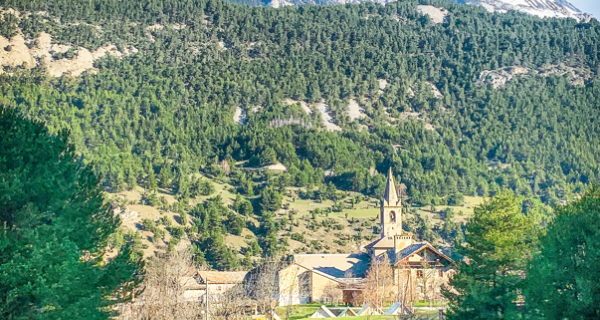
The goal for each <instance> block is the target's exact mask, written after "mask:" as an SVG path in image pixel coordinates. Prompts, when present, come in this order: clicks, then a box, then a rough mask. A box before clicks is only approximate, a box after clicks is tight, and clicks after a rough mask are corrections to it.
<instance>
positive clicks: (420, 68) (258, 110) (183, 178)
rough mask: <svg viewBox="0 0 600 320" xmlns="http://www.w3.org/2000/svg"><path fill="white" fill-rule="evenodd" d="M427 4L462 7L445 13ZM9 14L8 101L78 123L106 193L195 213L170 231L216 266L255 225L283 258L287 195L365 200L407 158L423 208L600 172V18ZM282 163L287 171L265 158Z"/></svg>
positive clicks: (1, 99)
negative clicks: (227, 194) (188, 238)
mask: <svg viewBox="0 0 600 320" xmlns="http://www.w3.org/2000/svg"><path fill="white" fill-rule="evenodd" d="M419 4H421V5H432V6H435V7H440V8H441V7H443V8H444V9H445V10H446V11H447V16H446V17H445V19H444V20H443V21H441V22H440V21H434V20H432V19H430V17H429V16H428V15H423V14H422V13H420V11H418V10H417V5H419ZM0 6H1V7H2V8H3V9H2V10H3V11H2V21H3V23H1V24H0V26H1V27H0V36H2V38H0V39H1V41H0V42H1V43H2V44H3V45H4V47H3V48H0V50H3V55H2V56H0V57H1V58H0V64H2V70H1V74H0V104H2V105H5V106H8V107H12V108H17V109H19V110H22V112H23V113H24V114H26V115H27V116H29V117H30V118H32V119H35V120H39V121H43V122H44V123H45V124H46V126H47V127H48V128H49V130H50V131H51V132H52V133H57V132H61V131H62V130H69V131H70V133H71V135H70V141H71V143H73V144H74V146H75V148H76V152H77V153H78V154H80V155H81V156H82V160H83V161H84V162H85V163H89V164H90V165H91V166H92V167H93V168H94V170H95V171H96V173H97V174H98V175H99V176H100V177H101V183H102V186H103V188H104V189H105V190H106V191H109V192H113V193H118V192H126V191H128V190H133V189H135V188H136V187H142V188H143V190H145V191H144V192H145V194H144V195H143V197H144V198H143V199H142V200H143V201H144V202H145V203H148V204H151V205H153V206H154V207H157V208H158V207H160V208H163V209H164V210H163V211H170V212H181V213H180V214H179V215H184V216H186V217H190V221H188V222H187V224H185V223H184V224H181V228H183V229H184V230H183V231H182V230H181V229H177V230H175V228H174V227H172V226H167V225H165V228H167V229H168V228H170V229H169V233H171V231H172V233H173V234H175V235H178V236H175V239H177V237H180V236H181V235H182V234H183V233H191V234H193V239H192V240H193V242H194V243H195V244H196V245H197V248H201V249H199V250H200V251H201V252H198V255H200V256H204V257H208V258H209V259H213V258H214V259H217V258H215V257H219V258H218V259H217V260H219V259H220V260H219V261H223V263H222V264H218V265H217V264H215V267H219V268H225V269H229V268H235V267H237V266H238V265H240V263H241V262H240V261H238V260H239V259H238V260H235V259H230V258H231V257H232V256H235V254H233V253H231V252H229V251H227V250H226V249H223V250H221V251H219V252H209V251H206V249H205V248H206V246H209V247H212V248H225V247H226V246H225V244H224V240H223V239H221V238H220V237H219V236H216V234H215V232H217V233H219V234H223V235H227V234H235V233H237V232H241V231H240V228H241V229H244V228H246V229H250V228H248V227H251V229H252V233H253V234H255V235H256V236H257V238H256V241H257V245H254V243H253V242H252V244H251V245H250V244H249V245H248V247H251V246H254V249H253V250H252V251H246V252H250V253H249V254H250V255H253V256H261V255H262V256H270V255H274V254H278V253H281V250H283V249H282V248H281V247H280V246H279V244H278V243H277V235H278V234H279V235H281V232H282V230H284V229H286V228H288V227H289V225H290V224H291V225H294V218H293V217H292V218H291V219H288V221H289V223H288V224H286V223H285V219H279V218H278V217H277V214H276V213H277V212H278V210H280V208H281V206H282V197H283V196H284V195H285V194H286V193H287V192H288V190H289V189H290V188H297V189H296V191H294V193H293V194H291V195H290V197H291V198H296V197H300V196H302V197H305V198H306V199H312V200H315V201H324V200H329V201H333V202H334V203H335V205H336V206H338V208H340V204H339V202H340V201H341V200H343V201H341V202H346V204H342V206H344V205H345V206H352V205H354V202H353V201H354V200H349V198H348V197H347V195H350V194H352V193H354V194H356V193H358V194H362V195H365V196H366V197H367V199H368V197H369V196H370V197H375V198H377V197H379V196H380V195H381V194H382V192H383V185H384V181H385V178H384V176H383V175H382V174H381V173H382V172H386V171H387V169H388V168H389V167H392V168H393V170H394V172H395V174H396V176H397V177H399V178H401V182H402V184H403V192H404V197H405V200H406V201H407V202H410V203H411V204H412V205H414V206H416V207H429V206H432V207H433V206H440V205H456V204H460V203H461V202H462V199H463V198H464V197H465V196H478V197H489V196H494V195H496V194H497V193H498V192H500V190H502V189H511V190H513V191H514V192H516V193H517V194H518V195H521V196H524V197H526V198H531V199H535V198H539V199H541V201H542V202H544V203H546V204H558V203H560V202H561V201H564V200H567V199H569V198H570V197H571V196H572V195H573V194H576V193H579V192H581V191H582V190H583V189H584V188H585V186H586V185H587V184H589V183H590V182H593V181H597V180H598V177H599V168H600V165H599V163H600V161H599V157H600V150H599V148H600V143H599V142H600V141H599V139H600V132H599V131H600V128H599V127H598V123H600V119H599V112H598V105H600V101H598V100H599V99H600V90H599V89H600V82H599V81H598V79H597V73H598V63H599V60H600V56H599V53H598V52H599V46H600V41H598V40H599V39H600V25H599V24H598V21H596V20H592V21H590V22H589V23H582V22H578V21H575V20H572V19H539V18H535V17H531V16H527V15H524V14H519V13H515V12H510V13H506V14H498V13H496V14H491V13H488V12H486V11H485V10H484V9H483V8H478V7H469V6H463V5H457V4H453V3H450V2H440V1H434V0H431V1H430V0H427V1H423V0H422V1H415V0H403V1H398V2H393V3H389V4H387V5H385V6H382V5H379V4H374V3H364V4H360V5H343V6H342V5H340V6H327V7H317V6H305V7H299V8H292V7H285V8H281V9H273V8H264V7H251V6H246V5H242V4H236V3H229V2H223V1H220V0H208V1H191V0H190V1H187V0H185V1H179V0H178V1H175V0H173V1H171V0H166V1H162V0H161V1H158V0H153V1H148V2H145V3H144V4H141V3H139V2H138V1H129V0H127V1H107V0H96V1H92V2H90V1H80V0H76V1H71V0H69V1H66V0H51V1H46V0H45V1H37V0H32V1H14V0H2V1H0ZM271 165H276V166H282V167H284V168H285V169H286V170H285V171H284V172H282V173H280V174H272V173H270V172H269V170H266V171H265V170H262V169H261V168H263V167H265V166H271ZM201 177H207V178H208V179H209V180H207V179H204V178H201ZM210 180H214V181H217V182H219V181H220V182H223V183H227V184H228V185H230V186H231V187H232V188H231V189H232V190H231V191H232V192H233V193H234V194H235V195H239V197H238V198H239V201H238V199H236V201H235V203H234V204H231V205H232V207H230V208H226V207H224V206H225V205H228V204H224V203H219V202H218V201H209V200H208V199H206V201H192V202H190V201H188V200H190V199H196V198H198V197H199V196H201V195H203V194H211V192H210V182H207V181H210ZM298 190H301V191H298ZM338 191H339V192H343V193H345V195H344V196H343V198H341V199H338V195H339V194H337V193H336V192H338ZM164 194H167V195H170V196H172V198H173V202H174V203H166V202H165V201H163V200H164V199H163V196H162V195H164ZM353 197H354V196H353ZM530 203H533V202H530ZM342 209H344V208H342ZM228 210H232V212H235V214H232V215H228V214H226V213H224V212H227V211H228ZM432 211H433V210H432ZM524 211H526V208H524ZM453 214H454V213H452V212H449V213H443V216H446V215H450V216H452V215H453ZM244 215H248V217H250V218H248V219H249V220H251V221H250V222H251V223H252V224H248V223H249V222H248V219H246V218H243V216H244ZM215 219H217V220H218V221H217V220H215ZM296 219H297V218H296ZM415 219H417V220H416V222H415V224H414V226H413V227H407V228H412V229H411V230H410V231H416V230H421V231H420V234H419V237H420V238H423V237H425V238H427V239H435V238H436V237H438V236H439V234H441V233H445V234H452V235H453V236H450V237H447V239H446V241H447V243H449V244H450V243H452V241H454V239H455V237H456V236H458V237H459V239H460V238H461V237H462V236H461V234H462V233H463V230H461V228H460V226H457V225H455V224H454V223H453V222H452V223H448V222H447V221H446V223H444V224H443V225H440V227H439V229H438V231H439V232H438V233H437V234H438V236H435V235H433V234H432V232H433V231H432V230H431V228H421V229H419V226H423V225H426V223H425V222H422V221H423V220H422V218H415ZM419 219H420V220H419ZM221 220H222V223H223V227H222V228H218V230H212V229H210V228H208V229H207V228H206V227H205V226H208V225H212V224H214V223H215V221H217V222H221ZM242 220H244V221H242ZM446 220H448V219H446ZM282 221H283V222H282ZM156 222H157V221H154V223H156ZM243 223H245V224H246V225H245V226H243ZM306 225H307V226H308V225H310V224H309V223H307V224H306ZM350 225H351V223H350ZM203 226H204V227H203ZM253 226H254V227H253ZM186 227H187V228H188V229H190V230H191V231H190V230H188V231H190V232H186V230H185V228H186ZM148 228H150V229H152V225H149V226H148ZM325 228H331V226H329V227H325ZM154 229H156V228H154ZM154 229H152V230H154ZM442 229H446V231H443V230H442ZM156 230H158V229H156ZM286 230H289V229H286ZM162 232H164V230H163V231H162ZM159 233H160V231H159ZM288 233H289V235H290V236H292V235H293V234H294V232H293V231H292V230H289V231H288ZM294 237H295V238H297V239H300V236H299V235H297V236H294ZM251 238H252V237H251ZM252 239H254V238H252ZM213 242H214V243H213ZM240 254H241V253H240ZM244 254H246V253H244ZM238 258H239V257H238ZM234 260H235V261H234ZM215 261H216V260H215Z"/></svg>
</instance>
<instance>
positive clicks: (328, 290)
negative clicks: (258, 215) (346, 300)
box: [277, 253, 369, 306]
mask: <svg viewBox="0 0 600 320" xmlns="http://www.w3.org/2000/svg"><path fill="white" fill-rule="evenodd" d="M368 268H369V256H368V255H367V254H366V253H350V254H297V255H293V256H292V261H291V263H290V264H289V265H288V266H286V267H285V268H283V269H281V270H279V272H278V274H277V277H278V279H277V283H278V286H279V288H278V290H279V291H278V302H279V305H280V306H288V305H294V304H304V303H309V302H323V303H340V302H342V300H343V299H342V298H343V296H344V290H343V288H342V287H344V286H351V284H352V283H354V282H357V281H360V279H362V278H364V276H365V272H366V271H367V269H368Z"/></svg>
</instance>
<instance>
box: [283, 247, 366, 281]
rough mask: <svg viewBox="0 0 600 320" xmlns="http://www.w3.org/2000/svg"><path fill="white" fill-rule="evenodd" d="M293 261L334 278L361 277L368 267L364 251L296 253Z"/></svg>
mask: <svg viewBox="0 0 600 320" xmlns="http://www.w3.org/2000/svg"><path fill="white" fill-rule="evenodd" d="M294 262H295V263H297V264H299V265H301V266H303V267H305V268H307V269H309V270H316V271H319V272H322V273H324V274H327V275H329V276H332V277H335V278H362V277H364V276H365V272H366V271H367V269H368V268H369V255H367V254H366V253H345V254H296V255H294Z"/></svg>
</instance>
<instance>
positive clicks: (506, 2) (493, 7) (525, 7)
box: [456, 0, 592, 21]
mask: <svg viewBox="0 0 600 320" xmlns="http://www.w3.org/2000/svg"><path fill="white" fill-rule="evenodd" d="M456 2H459V3H460V2H464V3H466V4H472V5H480V6H483V7H484V8H485V9H486V10H488V11H490V12H507V11H509V10H516V11H521V12H525V13H528V14H531V15H534V16H538V17H541V18H546V17H556V18H574V19H577V20H586V21H587V20H589V19H590V18H591V17H592V16H591V15H590V14H588V13H584V12H581V10H579V9H577V8H576V7H575V6H574V5H572V4H571V3H569V2H567V1H565V0H461V1H456Z"/></svg>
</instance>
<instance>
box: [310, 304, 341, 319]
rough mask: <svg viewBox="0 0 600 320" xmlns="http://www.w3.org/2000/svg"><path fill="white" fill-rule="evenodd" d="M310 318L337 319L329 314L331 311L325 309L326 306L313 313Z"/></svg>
mask: <svg viewBox="0 0 600 320" xmlns="http://www.w3.org/2000/svg"><path fill="white" fill-rule="evenodd" d="M310 317H311V318H337V317H336V316H335V314H333V313H332V312H331V310H329V309H327V307H326V306H323V305H322V306H321V307H320V308H319V309H317V311H315V313H313V314H312V315H311V316H310Z"/></svg>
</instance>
